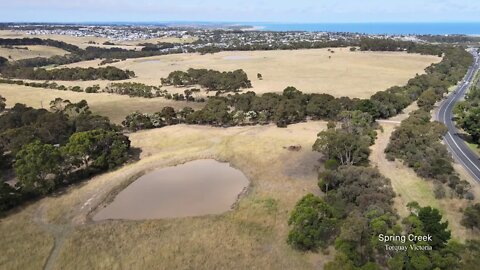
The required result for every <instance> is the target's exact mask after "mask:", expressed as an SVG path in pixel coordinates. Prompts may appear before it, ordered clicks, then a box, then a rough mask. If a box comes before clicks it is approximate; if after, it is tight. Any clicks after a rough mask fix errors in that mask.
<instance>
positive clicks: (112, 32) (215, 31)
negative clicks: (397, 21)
mask: <svg viewBox="0 0 480 270" xmlns="http://www.w3.org/2000/svg"><path fill="white" fill-rule="evenodd" d="M0 29H3V30H10V31H13V32H15V33H19V34H24V35H29V36H38V37H39V38H42V37H45V36H48V35H60V36H72V37H84V38H88V37H92V38H105V39H108V40H109V41H108V42H105V45H115V43H121V42H129V41H138V40H142V41H145V42H143V43H141V44H138V45H143V46H145V45H154V43H157V44H156V45H158V43H163V44H162V47H161V48H158V47H157V48H156V50H163V51H165V52H172V51H175V52H177V51H183V52H191V51H196V50H198V49H201V48H206V47H214V48H218V49H222V50H223V49H227V50H228V49H240V48H246V47H249V46H257V47H258V46H260V47H262V48H263V49H269V48H278V47H288V46H292V45H295V44H298V45H301V44H302V43H325V42H348V41H352V40H358V39H360V38H362V37H367V38H379V39H396V40H403V41H420V40H419V39H418V38H417V37H416V36H413V35H412V36H410V35H380V34H376V35H373V34H362V33H344V32H308V31H288V32H282V31H266V30H261V29H260V28H258V27H254V26H238V25H193V24H192V25H120V24H112V25H75V24H3V25H0ZM161 38H177V39H182V40H191V41H193V42H185V43H176V44H170V45H167V44H164V43H168V42H154V41H153V40H154V39H161ZM150 40H152V41H150ZM91 45H95V42H93V41H92V42H91Z"/></svg>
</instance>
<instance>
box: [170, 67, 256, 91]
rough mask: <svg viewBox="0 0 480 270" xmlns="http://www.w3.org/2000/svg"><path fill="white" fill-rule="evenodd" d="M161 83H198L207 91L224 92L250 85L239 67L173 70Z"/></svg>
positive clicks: (175, 84) (186, 84)
mask: <svg viewBox="0 0 480 270" xmlns="http://www.w3.org/2000/svg"><path fill="white" fill-rule="evenodd" d="M162 84H163V85H174V86H192V85H200V86H202V87H204V88H206V89H207V90H209V91H224V92H235V91H238V90H240V89H244V88H251V87H252V84H251V82H250V80H249V79H248V76H247V74H246V73H245V71H243V70H241V69H238V70H235V71H228V72H220V71H216V70H211V69H210V70H207V69H193V68H190V69H188V70H187V71H186V72H184V71H173V72H171V73H170V74H169V75H168V77H167V78H162Z"/></svg>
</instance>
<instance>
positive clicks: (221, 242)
mask: <svg viewBox="0 0 480 270" xmlns="http://www.w3.org/2000/svg"><path fill="white" fill-rule="evenodd" d="M325 127H326V123H324V122H308V123H301V124H296V125H291V126H289V127H288V128H285V129H279V128H277V127H275V126H273V125H268V126H255V127H234V128H228V129H225V128H212V127H203V126H185V125H178V126H171V127H167V128H162V129H156V130H149V131H142V132H137V133H133V134H130V139H131V141H132V146H133V147H137V148H140V149H141V155H140V161H138V162H135V163H131V164H127V165H125V166H123V167H122V168H120V169H118V170H116V171H113V172H110V173H106V174H102V175H99V176H97V177H94V178H93V179H90V180H89V181H88V182H84V183H82V184H78V185H76V186H74V187H71V188H69V189H68V190H65V191H63V192H60V193H59V194H56V195H55V196H51V197H48V198H45V199H43V200H41V201H38V202H36V203H34V204H33V205H31V206H30V207H29V208H28V209H27V210H24V211H22V212H21V214H17V215H12V216H10V217H9V218H8V221H9V222H10V223H11V224H17V225H18V224H23V223H25V222H26V223H27V224H30V223H31V222H29V220H30V219H32V220H33V219H34V217H36V219H37V220H38V221H39V222H38V223H39V225H37V227H34V228H32V229H34V230H39V229H40V228H42V227H47V228H49V227H52V226H53V227H54V228H63V229H62V230H60V232H58V230H57V231H55V232H54V233H53V235H55V243H56V245H55V248H54V249H53V251H54V252H53V253H52V254H53V255H52V256H51V257H50V260H49V261H48V266H49V267H48V268H49V269H72V268H74V269H93V268H95V269H152V268H154V269H232V268H236V269H253V268H256V269H314V268H319V267H321V266H322V265H323V264H324V263H325V262H326V261H328V260H329V259H331V256H332V253H330V255H324V254H322V253H319V254H308V253H307V254H302V253H300V252H296V251H294V250H292V249H291V248H290V247H288V246H287V244H286V241H285V239H286V234H287V232H288V225H287V218H288V212H289V211H290V210H291V209H292V208H293V206H294V204H295V203H296V201H297V200H298V199H299V198H300V197H301V196H303V195H305V194H306V193H308V192H314V193H318V192H319V189H318V187H317V169H318V168H317V167H318V166H319V165H320V162H319V158H320V157H321V156H320V155H319V154H318V153H315V152H312V151H311V145H312V144H313V142H314V140H315V138H316V134H317V132H318V131H320V130H322V129H324V128H325ZM296 144H299V145H301V146H302V149H301V150H300V151H298V152H292V151H289V150H287V149H285V147H286V146H289V145H296ZM199 158H214V159H217V160H220V161H228V162H230V164H231V165H232V166H234V167H236V168H238V169H240V170H241V171H242V172H244V174H245V175H246V176H247V177H248V178H249V179H250V182H251V183H250V187H249V190H248V192H247V193H246V194H245V195H244V196H243V198H242V199H241V200H240V201H239V204H238V205H237V206H236V209H235V210H234V211H230V212H227V213H225V214H222V215H212V216H204V217H195V218H180V219H166V220H149V221H104V222H98V223H93V222H92V221H91V219H90V217H91V211H92V210H93V209H95V206H96V205H98V204H100V203H101V202H102V201H104V200H105V199H106V198H108V197H109V194H110V193H111V192H112V191H119V190H120V189H122V188H123V187H125V186H126V185H127V184H128V183H130V182H131V181H132V180H134V179H136V178H137V177H138V176H139V175H141V174H144V173H146V172H148V171H150V170H152V169H154V168H159V167H164V166H171V165H174V164H180V163H183V162H186V161H189V160H195V159H199ZM110 196H111V195H110ZM5 223H6V222H5V221H2V223H1V224H0V226H6V225H5ZM34 225H35V223H32V226H34ZM40 226H42V227H40ZM12 229H13V228H12ZM32 229H30V228H29V232H30V231H31V230H32ZM15 230H16V231H18V233H16V235H17V237H18V238H19V239H17V241H10V242H6V241H7V240H8V239H5V238H3V237H2V238H0V239H1V240H0V254H5V253H6V252H7V251H8V254H9V257H21V256H20V255H22V256H23V255H25V249H24V248H22V245H23V243H25V241H27V239H28V237H29V236H30V233H29V232H28V233H27V232H26V231H22V230H20V229H18V228H16V229H15ZM4 231H6V230H4V229H3V228H2V232H4ZM47 240H50V238H45V240H43V241H47ZM37 241H40V240H37ZM50 241H51V240H50ZM58 243H60V244H58ZM7 244H8V245H7ZM47 246H48V245H47ZM15 252H18V253H15ZM30 252H33V251H30ZM35 252H36V254H37V253H40V251H35ZM34 259H35V262H36V265H37V266H38V265H40V264H42V262H45V256H43V257H42V256H40V255H38V256H37V257H35V258H32V259H31V260H34ZM19 265H20V262H18V261H17V262H5V264H3V266H4V268H6V269H11V268H18V267H17V266H19ZM22 266H23V265H22ZM36 268H37V267H35V265H34V264H32V265H28V266H25V267H22V269H36Z"/></svg>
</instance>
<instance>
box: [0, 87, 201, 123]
mask: <svg viewBox="0 0 480 270" xmlns="http://www.w3.org/2000/svg"><path fill="white" fill-rule="evenodd" d="M0 95H1V96H3V97H4V98H6V99H7V106H8V107H11V106H13V105H15V103H24V104H26V105H28V106H31V107H34V108H49V106H50V105H49V104H50V101H52V100H54V99H55V98H57V97H59V98H63V99H68V100H70V101H71V102H78V101H80V100H82V99H85V100H86V101H87V102H88V104H89V106H90V108H91V110H92V111H93V112H96V113H98V114H100V115H104V116H107V117H108V118H110V120H112V121H113V122H115V123H121V122H122V121H123V120H124V119H125V116H127V115H128V114H130V113H132V112H135V111H140V112H144V113H154V112H158V111H160V110H161V109H162V108H163V107H165V106H171V107H173V108H175V109H182V108H184V107H186V106H189V107H192V108H194V109H196V108H199V107H201V106H202V104H201V103H196V102H183V101H171V100H167V99H164V98H152V99H148V98H138V97H128V96H121V95H115V94H107V93H95V94H93V93H92V94H89V93H84V92H72V91H59V90H51V89H42V88H33V87H26V86H18V85H8V84H0Z"/></svg>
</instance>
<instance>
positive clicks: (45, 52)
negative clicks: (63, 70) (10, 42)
mask: <svg viewBox="0 0 480 270" xmlns="http://www.w3.org/2000/svg"><path fill="white" fill-rule="evenodd" d="M15 47H18V48H15ZM20 48H27V49H20ZM65 54H68V52H67V51H64V50H62V49H59V48H55V47H50V46H43V45H36V46H14V48H5V47H0V56H2V57H5V58H7V59H8V60H20V59H27V58H34V57H52V56H55V55H65Z"/></svg>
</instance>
